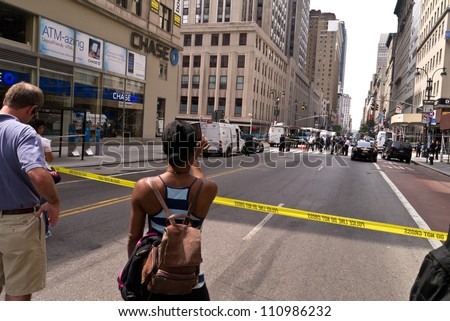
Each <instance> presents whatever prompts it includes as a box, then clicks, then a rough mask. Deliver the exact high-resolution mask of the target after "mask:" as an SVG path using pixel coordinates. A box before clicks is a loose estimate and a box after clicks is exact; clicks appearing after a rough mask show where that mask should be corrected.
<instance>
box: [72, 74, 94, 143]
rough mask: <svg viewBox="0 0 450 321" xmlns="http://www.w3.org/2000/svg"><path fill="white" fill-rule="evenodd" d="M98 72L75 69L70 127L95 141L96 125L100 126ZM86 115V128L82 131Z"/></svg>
mask: <svg viewBox="0 0 450 321" xmlns="http://www.w3.org/2000/svg"><path fill="white" fill-rule="evenodd" d="M100 79H101V77H100V73H97V72H94V71H89V70H82V69H75V71H74V92H73V96H74V97H73V112H72V127H71V129H70V133H72V132H73V127H75V132H76V134H84V135H87V134H89V136H90V139H91V140H92V141H95V138H96V137H95V134H96V129H97V127H101V126H102V117H101V114H100V88H101V87H100ZM85 115H86V128H85V132H84V133H83V132H82V131H83V120H84V117H85Z"/></svg>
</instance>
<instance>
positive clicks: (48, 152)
mask: <svg viewBox="0 0 450 321" xmlns="http://www.w3.org/2000/svg"><path fill="white" fill-rule="evenodd" d="M30 125H31V127H33V128H34V129H35V130H36V132H37V133H38V136H39V138H40V140H41V150H42V153H43V155H44V159H45V164H46V166H47V169H48V170H51V167H50V165H49V163H51V162H53V153H52V146H51V143H52V141H51V140H50V139H47V138H45V137H43V136H42V135H43V134H44V131H45V121H44V120H43V119H41V118H35V119H33V120H32V121H31V122H30ZM42 203H45V199H44V198H42V199H41V204H42ZM43 214H44V221H45V237H46V238H47V237H50V236H51V235H52V232H51V231H50V224H49V221H48V213H47V212H44V213H43Z"/></svg>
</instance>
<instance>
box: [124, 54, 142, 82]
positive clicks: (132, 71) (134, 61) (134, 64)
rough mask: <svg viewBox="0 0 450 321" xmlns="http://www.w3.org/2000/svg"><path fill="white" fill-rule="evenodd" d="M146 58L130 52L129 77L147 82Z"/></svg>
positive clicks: (128, 61)
mask: <svg viewBox="0 0 450 321" xmlns="http://www.w3.org/2000/svg"><path fill="white" fill-rule="evenodd" d="M145 63H146V56H144V55H140V54H138V53H136V52H133V51H128V59H127V76H130V77H135V78H139V79H142V80H145Z"/></svg>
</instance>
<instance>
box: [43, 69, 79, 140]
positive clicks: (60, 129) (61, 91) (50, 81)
mask: <svg viewBox="0 0 450 321" xmlns="http://www.w3.org/2000/svg"><path fill="white" fill-rule="evenodd" d="M39 87H40V88H41V89H42V91H43V92H44V95H45V101H44V106H43V107H42V108H41V110H40V111H39V117H40V118H42V119H44V120H45V122H46V123H47V124H46V127H45V132H44V135H50V136H64V135H66V134H67V131H68V124H69V123H70V121H71V120H72V115H71V113H70V111H69V110H68V109H70V107H71V106H72V75H64V74H60V73H55V72H51V71H47V70H41V71H40V75H39ZM64 125H65V126H64Z"/></svg>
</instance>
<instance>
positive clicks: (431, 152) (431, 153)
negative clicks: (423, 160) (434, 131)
mask: <svg viewBox="0 0 450 321" xmlns="http://www.w3.org/2000/svg"><path fill="white" fill-rule="evenodd" d="M435 153H436V142H432V143H431V144H430V148H429V150H428V157H430V158H434V154H435Z"/></svg>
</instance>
